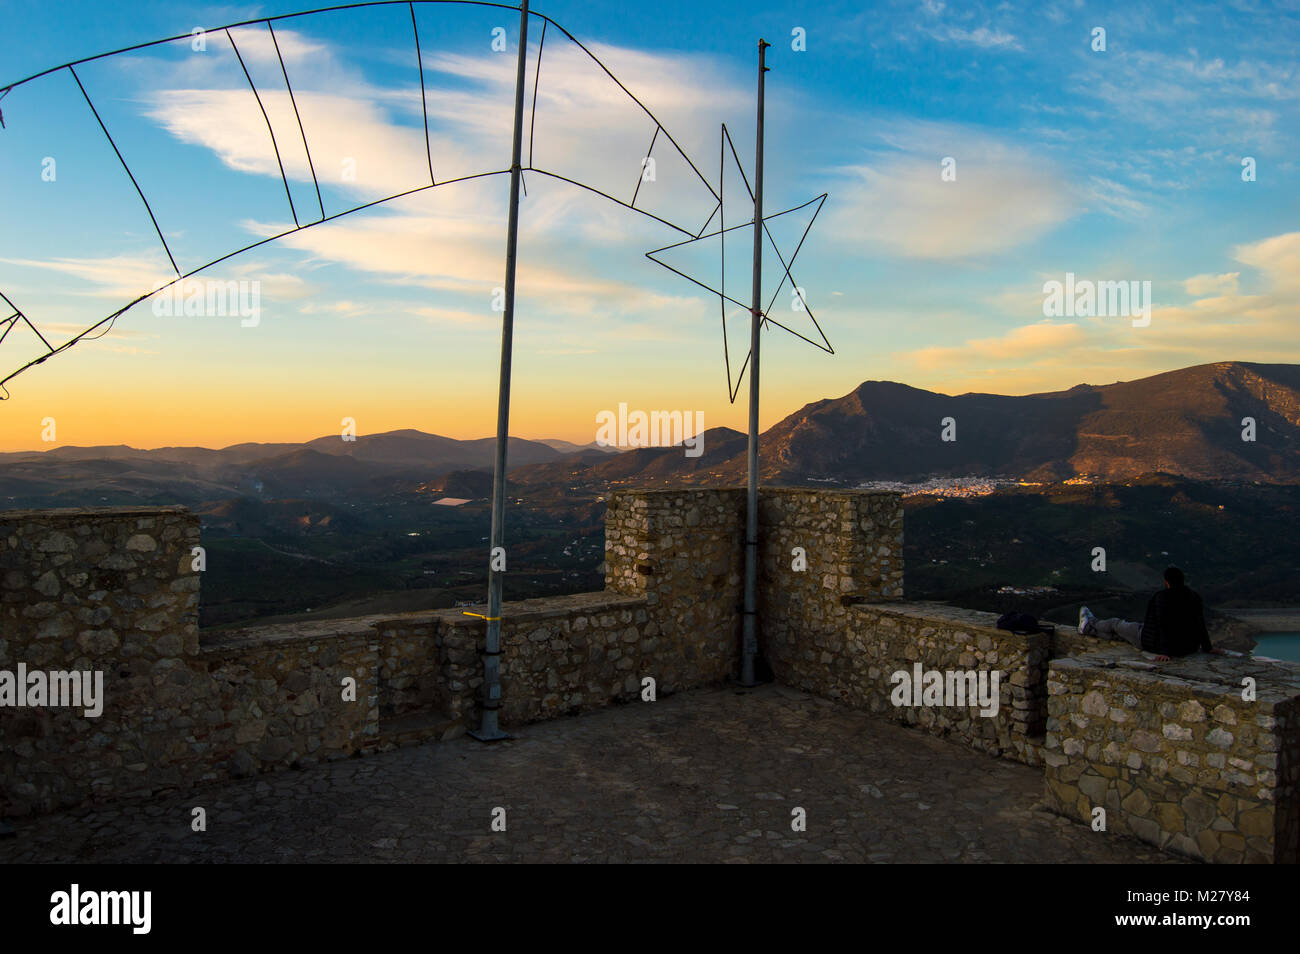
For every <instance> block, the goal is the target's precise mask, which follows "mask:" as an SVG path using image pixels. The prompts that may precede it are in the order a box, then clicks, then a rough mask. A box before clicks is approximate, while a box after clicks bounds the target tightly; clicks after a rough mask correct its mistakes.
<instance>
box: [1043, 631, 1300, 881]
mask: <svg viewBox="0 0 1300 954" xmlns="http://www.w3.org/2000/svg"><path fill="white" fill-rule="evenodd" d="M1247 678H1249V679H1252V680H1254V683H1255V698H1254V700H1253V701H1246V700H1244V699H1243V698H1242V696H1243V688H1244V684H1243V679H1247ZM1048 691H1049V704H1048V725H1047V745H1046V752H1045V756H1044V758H1045V762H1046V795H1047V801H1048V804H1049V807H1050V808H1052V810H1054V811H1056V812H1058V813H1060V814H1062V815H1066V816H1068V817H1071V818H1075V819H1077V820H1079V821H1082V822H1088V823H1091V822H1092V820H1093V810H1094V809H1096V808H1099V807H1100V808H1104V809H1105V811H1106V815H1105V821H1106V830H1107V831H1114V832H1121V833H1124V834H1129V835H1133V836H1135V837H1138V838H1141V839H1142V840H1143V841H1147V842H1151V843H1152V844H1155V845H1158V846H1160V847H1161V848H1167V849H1170V850H1173V851H1176V852H1179V853H1181V854H1186V855H1191V856H1193V857H1198V858H1203V859H1205V860H1207V861H1221V862H1242V861H1246V862H1261V861H1262V862H1269V861H1272V862H1295V861H1297V860H1298V857H1297V855H1298V849H1297V842H1298V839H1300V732H1297V722H1296V719H1297V716H1298V715H1300V711H1298V710H1300V664H1288V663H1263V662H1255V661H1254V660H1251V659H1249V658H1239V657H1227V656H1203V655H1197V656H1190V657H1186V658H1183V659H1175V660H1172V661H1171V662H1167V663H1160V664H1155V663H1151V662H1148V661H1146V660H1144V659H1143V658H1141V657H1138V656H1137V655H1136V654H1135V653H1133V652H1132V650H1125V649H1113V650H1107V651H1102V652H1094V653H1087V654H1082V655H1079V656H1076V657H1073V658H1068V659H1057V660H1053V661H1052V663H1051V667H1050V674H1049V679H1048Z"/></svg>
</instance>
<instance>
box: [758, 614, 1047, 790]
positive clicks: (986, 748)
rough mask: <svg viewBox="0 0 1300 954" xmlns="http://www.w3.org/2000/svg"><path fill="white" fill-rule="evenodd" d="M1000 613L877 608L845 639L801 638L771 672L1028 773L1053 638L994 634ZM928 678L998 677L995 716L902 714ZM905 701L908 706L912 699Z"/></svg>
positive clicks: (943, 708)
mask: <svg viewBox="0 0 1300 954" xmlns="http://www.w3.org/2000/svg"><path fill="white" fill-rule="evenodd" d="M995 619H996V617H995V615H994V614H993V613H981V612H976V611H974V610H962V609H957V608H955V607H951V606H945V605H943V604H938V603H878V604H862V605H855V606H853V607H851V609H850V611H849V619H848V620H847V622H846V623H845V624H844V628H843V629H842V630H839V631H838V632H836V631H831V632H828V633H825V634H823V636H822V638H821V639H820V640H818V641H816V642H812V641H806V640H801V639H799V638H798V636H797V635H796V636H795V637H794V638H793V639H792V640H790V641H789V642H788V643H783V644H781V645H780V650H781V652H780V655H779V656H778V657H777V658H776V660H775V661H774V663H773V670H774V671H775V672H776V673H777V678H778V680H779V681H781V682H785V683H788V684H790V685H794V686H798V687H799V688H801V689H806V690H807V691H809V692H814V693H816V694H818V695H821V696H825V697H826V698H828V699H834V700H836V701H838V702H841V703H843V704H845V705H848V706H852V707H853V708H855V709H865V710H867V711H869V712H872V713H875V714H876V715H880V716H883V717H884V718H887V719H890V720H892V721H895V722H899V723H901V724H904V725H911V726H916V727H918V728H921V729H924V730H925V731H927V732H931V733H933V734H935V735H940V736H944V737H949V738H951V739H952V740H953V741H957V742H961V743H962V744H965V745H969V746H971V747H972V748H975V749H979V750H980V751H982V752H988V753H989V754H991V755H997V756H1001V757H1004V758H1012V759H1016V760H1017V761H1021V762H1025V763H1027V764H1030V765H1036V764H1039V762H1040V761H1041V745H1042V741H1043V732H1044V728H1045V724H1046V719H1047V713H1046V697H1047V686H1046V667H1047V662H1048V659H1049V654H1050V652H1051V637H1050V636H1048V635H1047V634H1031V635H1027V636H1022V635H1016V634H1014V633H1010V632H1007V631H1006V630H1001V629H997V628H996V627H995V626H994V622H995ZM917 663H919V664H920V665H921V669H922V672H926V671H931V670H935V671H939V672H944V673H946V672H949V671H952V672H959V671H961V672H965V671H975V672H976V673H977V674H978V673H979V672H984V673H987V674H989V675H988V676H987V677H986V678H988V679H989V680H990V681H989V683H988V686H989V689H990V691H991V689H992V683H991V679H992V676H991V674H992V673H994V672H996V673H998V687H997V688H998V691H997V700H998V705H997V712H996V713H995V714H992V715H987V716H986V715H981V714H980V707H979V705H978V703H977V702H975V701H972V700H970V699H967V700H966V704H965V705H952V706H949V705H940V706H932V705H921V706H916V705H906V704H905V705H897V706H896V705H894V701H893V700H894V695H895V690H896V688H897V687H898V686H899V685H900V682H899V681H896V680H895V679H894V674H895V673H897V672H904V673H906V674H907V676H908V679H909V684H910V682H911V681H912V680H913V677H914V674H915V670H914V665H915V664H917ZM904 698H909V697H908V696H907V695H906V694H904Z"/></svg>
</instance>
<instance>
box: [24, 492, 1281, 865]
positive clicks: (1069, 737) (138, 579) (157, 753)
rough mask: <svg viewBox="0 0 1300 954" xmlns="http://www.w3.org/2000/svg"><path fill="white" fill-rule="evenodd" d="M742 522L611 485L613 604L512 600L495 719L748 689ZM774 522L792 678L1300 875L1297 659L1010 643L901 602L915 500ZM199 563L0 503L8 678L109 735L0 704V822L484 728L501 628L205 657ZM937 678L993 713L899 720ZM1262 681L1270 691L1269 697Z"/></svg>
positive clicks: (1167, 835)
mask: <svg viewBox="0 0 1300 954" xmlns="http://www.w3.org/2000/svg"><path fill="white" fill-rule="evenodd" d="M744 504H745V496H744V491H743V489H740V488H735V489H723V490H689V491H687V490H679V491H660V492H631V491H629V492H616V493H614V494H613V495H612V496H611V498H610V501H609V510H608V517H607V524H606V589H605V590H604V591H603V592H601V593H584V594H577V595H573V596H564V597H555V598H547V599H541V600H525V601H521V602H513V603H506V604H505V606H504V607H503V612H502V617H503V621H502V639H503V648H504V655H503V656H502V659H501V662H502V680H501V686H502V711H501V724H502V725H503V726H504V727H506V728H511V727H518V726H521V725H523V724H525V723H528V722H532V721H534V720H538V719H547V718H553V717H555V716H558V715H562V714H567V713H576V712H583V711H587V710H591V709H594V708H598V707H601V706H605V705H609V704H611V703H618V702H630V701H633V700H636V699H638V698H639V697H640V693H641V688H642V680H643V679H645V678H646V677H651V678H653V679H654V680H655V683H656V691H657V692H658V693H672V692H675V691H680V690H684V689H689V688H693V687H697V686H705V685H710V684H716V683H718V682H721V681H723V680H726V679H728V678H730V677H732V676H734V675H735V674H736V672H737V669H738V662H739V645H740V631H741V618H742V614H741V601H742V573H743V566H744V563H743V558H744ZM760 511H761V519H762V531H761V536H760V540H759V574H760V575H759V593H758V595H759V613H760V617H759V619H760V630H759V639H760V644H761V647H762V650H763V652H764V654H765V657H766V659H767V661H768V663H769V664H770V666H771V669H772V673H773V675H774V677H775V679H776V680H777V681H778V682H783V683H787V684H789V685H793V686H796V687H798V688H801V689H804V690H807V691H810V692H813V693H816V694H818V695H821V696H824V697H827V698H830V699H834V700H836V701H838V702H840V703H842V704H845V705H849V706H853V707H856V708H861V709H865V710H868V711H871V712H874V713H877V714H879V715H881V716H882V717H885V718H888V719H891V720H894V721H896V722H899V723H902V724H906V725H913V726H916V727H918V728H921V729H923V730H925V731H928V732H933V733H936V734H939V735H943V736H947V737H949V738H951V739H953V740H954V741H959V742H962V743H964V744H967V745H970V746H972V747H975V748H977V749H979V750H981V751H985V752H988V753H990V754H993V755H998V756H1001V757H1006V758H1013V759H1017V760H1019V761H1022V762H1026V763H1029V764H1039V763H1044V764H1045V766H1046V785H1047V793H1048V795H1047V797H1048V803H1049V805H1050V806H1051V807H1052V808H1053V809H1054V810H1056V811H1058V812H1060V813H1062V814H1065V815H1067V816H1069V817H1072V818H1076V819H1078V820H1080V821H1083V822H1090V821H1091V809H1092V808H1093V807H1097V806H1101V807H1104V808H1106V809H1107V812H1108V821H1109V828H1110V830H1111V831H1117V832H1123V833H1127V834H1132V835H1135V836H1137V837H1139V838H1144V839H1146V840H1148V841H1152V842H1153V843H1155V844H1158V845H1160V846H1161V847H1164V848H1168V849H1170V850H1174V851H1179V852H1183V853H1187V854H1191V855H1195V856H1197V857H1202V858H1207V859H1211V860H1215V861H1247V860H1249V861H1255V860H1264V861H1295V860H1297V854H1298V852H1297V848H1296V844H1297V837H1300V814H1298V812H1300V795H1298V794H1297V793H1298V792H1300V729H1298V725H1297V718H1300V712H1298V711H1297V708H1298V706H1300V666H1287V665H1279V664H1264V663H1255V662H1253V661H1251V660H1248V659H1229V658H1220V657H1196V658H1192V659H1188V660H1176V661H1174V662H1173V663H1165V664H1160V665H1158V666H1157V665H1155V664H1152V663H1149V662H1144V661H1143V659H1142V657H1141V656H1140V655H1139V654H1137V653H1136V652H1135V651H1134V650H1132V649H1131V648H1130V647H1127V646H1125V645H1123V644H1119V645H1118V646H1116V644H1103V643H1099V642H1098V641H1097V640H1095V639H1091V638H1088V637H1082V636H1079V635H1078V634H1077V633H1076V632H1074V631H1073V630H1071V629H1069V628H1068V627H1060V628H1058V630H1057V632H1056V634H1055V635H1048V634H1033V635H1029V636H1017V635H1015V634H1012V633H1008V632H1006V631H1002V630H998V629H996V628H995V627H994V621H995V617H994V614H992V613H978V612H974V611H969V610H960V609H956V608H953V607H948V606H943V605H939V604H908V603H902V602H900V600H901V598H902V582H903V581H902V569H903V568H902V560H901V553H902V507H901V499H900V498H899V496H898V495H897V494H888V493H855V492H838V491H830V492H822V491H809V490H781V489H772V490H764V491H763V492H762V493H761V494H760ZM197 543H198V521H197V519H196V518H195V517H194V516H192V515H191V514H189V513H188V512H186V511H185V510H183V509H181V508H161V509H129V508H128V509H114V510H73V511H38V512H33V511H8V512H4V511H0V675H3V671H6V670H7V671H15V670H16V669H17V667H18V665H19V664H24V665H25V666H26V667H27V668H28V670H29V671H31V670H42V671H49V670H73V671H86V670H89V671H98V672H101V673H102V674H103V677H104V711H103V713H102V715H100V716H99V717H97V718H92V717H86V716H85V715H84V714H83V713H82V712H81V711H80V710H79V709H78V710H69V709H66V708H51V707H49V706H45V707H41V708H7V707H4V708H0V816H4V815H19V814H23V813H27V812H31V811H47V810H51V809H54V808H58V807H63V806H68V805H73V804H77V803H79V802H83V801H85V800H87V799H91V798H95V797H105V798H106V797H116V796H120V795H128V794H147V793H151V792H158V791H162V790H167V789H183V788H187V787H191V786H193V785H195V784H198V783H201V782H203V781H206V780H217V779H223V778H228V777H230V776H241V775H249V774H253V773H256V772H263V771H272V770H277V769H283V768H286V767H290V766H293V765H296V764H302V763H308V762H312V761H316V760H319V759H329V758H341V757H344V756H348V755H354V754H364V753H366V752H370V751H374V750H378V749H382V748H385V747H391V746H393V745H396V744H407V743H408V742H410V741H413V740H416V741H418V739H420V738H433V737H447V733H449V732H459V731H463V729H464V727H466V726H473V725H476V724H477V723H478V720H479V717H480V711H479V692H480V691H481V686H482V657H481V655H480V654H481V651H482V648H483V638H484V632H485V623H484V621H483V620H482V619H479V618H476V617H473V616H468V615H465V613H464V612H463V611H461V610H436V611H432V610H431V611H428V612H423V613H407V614H403V615H398V616H371V617H361V618H357V619H349V620H328V621H319V622H312V623H297V624H288V625H279V626H259V627H251V628H247V629H244V630H239V631H233V632H224V633H212V634H205V636H206V638H205V639H203V640H200V635H199V632H198V629H197V614H196V606H197V597H198V581H199V574H196V573H194V572H192V570H191V560H192V557H191V553H190V551H191V548H192V547H193V546H195V545H197ZM796 548H800V551H801V554H802V555H801V556H800V554H799V553H796V552H794V551H795V550H796ZM800 559H802V560H806V566H803V565H802V564H799V563H797V562H796V561H798V560H800ZM507 586H508V584H507ZM474 611H477V612H482V607H478V608H476V609H475V610H474ZM1108 645H1109V646H1111V647H1115V648H1108ZM918 663H919V664H920V665H921V667H922V670H923V671H939V672H943V673H946V672H949V671H952V672H963V671H973V672H976V673H979V672H983V673H986V674H987V673H992V672H997V673H999V675H1000V683H999V686H998V712H997V713H996V715H992V716H989V717H986V716H983V715H981V714H979V712H978V711H977V710H978V708H979V703H978V701H970V700H967V703H966V704H965V705H922V706H907V705H901V706H896V705H894V698H893V697H894V694H895V691H896V689H897V684H896V682H895V680H894V679H893V678H892V677H893V675H894V674H895V673H896V672H899V671H902V672H906V673H908V675H909V676H910V675H911V674H912V673H913V671H914V669H913V667H914V665H915V664H918ZM1243 676H1250V677H1251V678H1254V679H1255V680H1256V681H1257V683H1258V690H1257V691H1258V697H1257V699H1256V700H1255V701H1253V702H1249V703H1247V702H1243V701H1242V700H1241V679H1242V677H1243ZM345 681H353V682H355V695H354V696H352V697H350V698H345V695H344V689H345ZM439 720H442V721H439ZM448 725H450V726H451V728H450V729H448V728H447V726H448ZM386 726H387V727H388V728H387V729H386V728H385V727H386Z"/></svg>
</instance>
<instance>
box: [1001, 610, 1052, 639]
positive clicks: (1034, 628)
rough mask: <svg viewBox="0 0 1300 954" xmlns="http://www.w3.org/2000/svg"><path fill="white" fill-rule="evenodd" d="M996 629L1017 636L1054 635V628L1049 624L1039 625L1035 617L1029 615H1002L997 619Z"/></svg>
mask: <svg viewBox="0 0 1300 954" xmlns="http://www.w3.org/2000/svg"><path fill="white" fill-rule="evenodd" d="M998 629H1006V630H1010V631H1011V632H1013V633H1015V634H1017V635H1018V636H1027V635H1029V634H1030V633H1054V632H1056V627H1055V626H1054V625H1053V624H1051V623H1040V622H1039V621H1038V617H1037V616H1032V615H1030V614H1029V613H1003V614H1002V615H1001V616H999V617H998Z"/></svg>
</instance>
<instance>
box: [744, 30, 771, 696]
mask: <svg viewBox="0 0 1300 954" xmlns="http://www.w3.org/2000/svg"><path fill="white" fill-rule="evenodd" d="M771 45H772V44H770V43H768V42H767V41H766V40H761V39H760V40H759V41H758V124H757V127H756V129H755V133H754V295H753V299H752V301H751V304H750V308H749V487H748V494H747V497H746V501H745V613H744V623H743V626H744V630H743V635H744V641H743V644H742V651H741V658H740V684H741V685H742V686H752V685H755V683H756V682H757V680H756V679H755V678H754V660H755V659H756V658H757V656H758V344H759V332H760V331H761V330H762V324H763V86H764V80H765V77H764V74H765V73H767V65H766V61H767V55H766V54H767V48H768V47H769V46H771Z"/></svg>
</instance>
